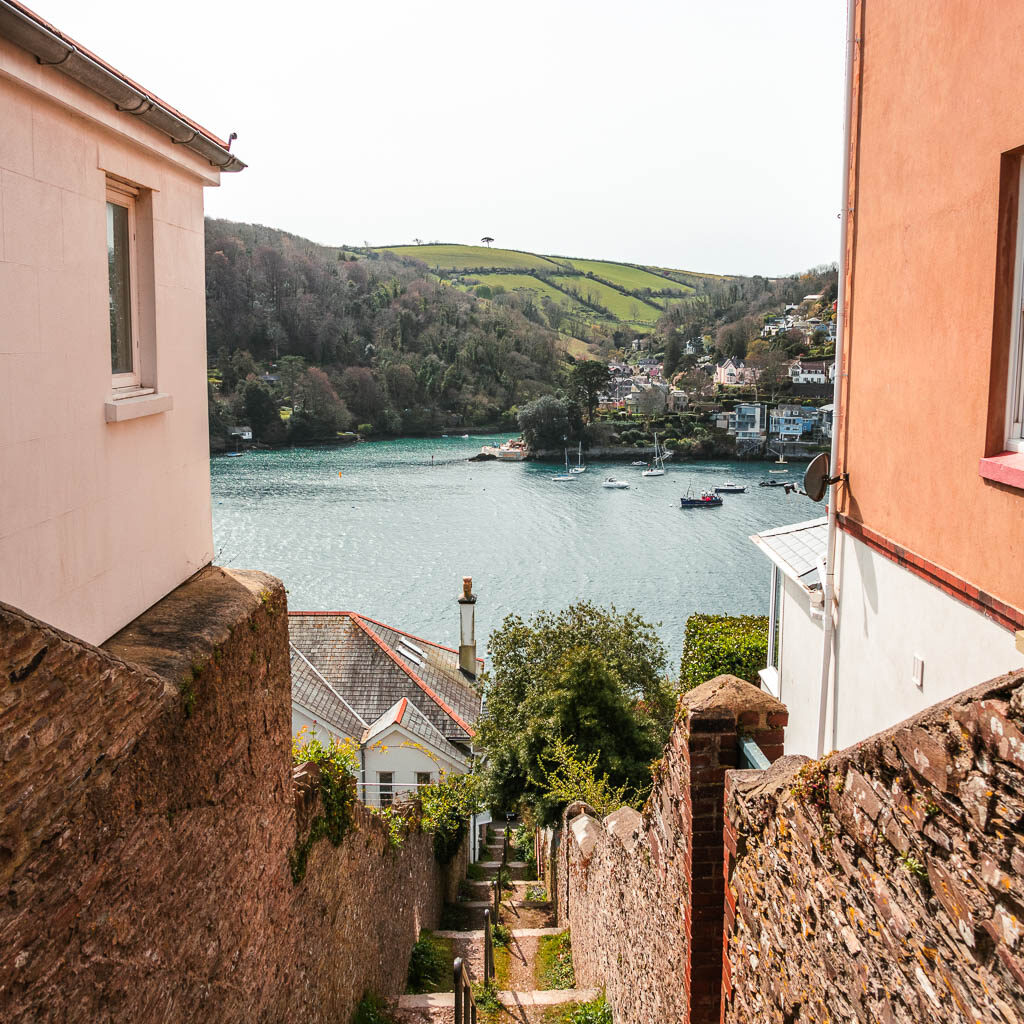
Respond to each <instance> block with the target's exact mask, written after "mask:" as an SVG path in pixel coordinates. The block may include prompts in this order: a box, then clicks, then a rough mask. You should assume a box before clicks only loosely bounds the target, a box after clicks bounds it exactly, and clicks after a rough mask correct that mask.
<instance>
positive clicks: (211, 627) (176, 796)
mask: <svg viewBox="0 0 1024 1024" xmlns="http://www.w3.org/2000/svg"><path fill="white" fill-rule="evenodd" d="M290 723H291V695H290V672H289V659H288V645H287V622H286V601H285V595H284V590H283V587H282V586H281V584H280V583H279V582H278V581H277V580H275V579H273V578H272V577H269V576H265V575H263V574H261V573H242V572H227V571H224V570H221V569H216V568H208V569H205V570H203V571H202V572H200V573H199V574H197V576H195V577H193V579H192V580H190V581H188V582H187V583H185V584H183V585H182V586H181V587H179V588H178V589H177V590H175V591H174V592H172V593H171V594H170V595H168V597H166V598H165V599H164V600H163V601H161V602H159V603H158V604H156V605H154V606H153V608H151V609H149V611H147V612H146V613H145V614H144V615H143V616H141V617H140V618H139V619H137V620H135V621H134V622H132V623H131V624H129V626H127V627H126V628H125V629H124V630H122V631H121V633H119V634H117V635H116V636H114V637H113V638H111V640H109V641H108V642H107V644H105V645H104V647H103V648H102V649H101V648H95V647H92V646H90V645H88V644H85V643H83V642H81V641H79V640H77V639H75V638H73V637H70V636H68V635H66V634H63V633H60V632H59V631H57V630H54V629H52V628H50V627H47V626H45V625H43V624H42V623H39V622H37V621H36V620H33V619H31V618H30V617H28V616H26V615H24V614H23V613H21V612H18V611H17V610H15V609H13V608H10V607H9V606H6V605H2V604H0V763H2V765H3V770H2V776H0V884H2V885H3V887H4V891H5V899H4V900H3V901H2V902H0V1019H3V1020H5V1021H12V1022H14V1021H17V1022H21V1021H24V1022H28V1021H33V1022H34V1021H43V1020H61V1021H71V1022H76V1021H82V1022H85V1021H89V1022H91V1021H97V1020H116V1021H120V1020H124V1021H128V1020H130V1021H147V1020H154V1019H159V1020H186V1019H200V1018H201V1019H203V1020H204V1021H211V1022H219V1021H237V1020H240V1019H253V1020H292V1019H295V1020H299V1019H301V1020H303V1021H309V1022H319V1021H324V1022H326V1021H332V1022H334V1021H343V1022H344V1021H347V1020H348V1019H349V1016H350V1015H351V1012H352V1009H353V1007H354V1005H355V1003H356V1002H357V1001H358V999H359V998H360V997H361V995H362V993H363V992H364V991H365V990H368V989H369V990H373V991H377V992H380V993H393V992H396V991H399V990H400V989H401V987H402V986H403V984H404V979H405V970H406V965H407V962H408V954H409V950H410V948H411V946H412V943H413V941H414V940H415V938H416V935H417V933H418V930H419V929H420V928H421V927H431V926H434V925H436V923H437V921H438V917H439V913H440V909H441V905H442V902H443V898H444V894H445V891H446V890H450V889H451V887H452V886H453V885H454V884H456V880H457V878H458V876H459V874H460V866H462V865H464V860H465V851H464V850H463V851H462V852H460V855H459V857H458V858H456V863H455V864H453V865H451V866H450V867H449V868H442V867H440V866H439V865H438V864H437V863H436V861H435V859H434V857H433V851H432V841H431V837H430V836H428V835H424V834H421V833H419V832H414V833H413V834H412V835H410V836H409V837H408V838H407V839H406V840H405V842H404V844H403V845H402V846H401V847H400V848H398V849H397V850H395V849H392V848H391V846H390V844H389V842H388V838H387V835H386V832H385V830H384V828H383V826H382V825H381V824H380V822H379V821H378V820H377V819H376V818H374V817H372V816H371V815H370V814H369V813H368V812H367V811H365V809H364V808H362V807H361V806H357V808H356V810H355V825H356V829H355V831H354V832H352V833H350V834H349V835H348V836H347V838H346V839H345V840H344V841H343V842H342V844H341V846H340V847H338V848H334V847H333V846H331V844H330V843H329V842H328V841H327V840H321V841H320V842H319V843H317V844H316V845H315V846H314V848H313V850H312V853H311V854H310V858H309V862H308V868H307V872H306V875H305V879H304V880H303V882H302V883H301V884H299V885H298V886H296V885H295V884H294V883H293V881H292V877H291V873H290V869H289V860H288V855H289V853H290V851H291V850H292V849H293V847H294V846H295V843H296V838H297V810H296V790H295V788H294V786H293V781H292V770H291V755H290V741H291V737H290ZM298 795H299V801H298V803H299V812H300V813H306V814H308V813H309V812H310V803H309V800H310V798H309V796H308V794H304V793H302V792H300V793H299V794H298ZM315 799H316V797H313V800H314V802H315Z"/></svg>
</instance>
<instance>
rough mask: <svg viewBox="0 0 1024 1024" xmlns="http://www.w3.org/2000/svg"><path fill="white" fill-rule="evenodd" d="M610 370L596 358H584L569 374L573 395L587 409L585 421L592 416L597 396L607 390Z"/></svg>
mask: <svg viewBox="0 0 1024 1024" xmlns="http://www.w3.org/2000/svg"><path fill="white" fill-rule="evenodd" d="M611 379H612V372H611V370H609V369H608V365H607V363H602V362H598V361H597V360H596V359H585V360H584V361H583V362H581V363H577V364H576V365H575V366H574V367H573V368H572V372H571V373H570V375H569V385H570V388H571V389H572V394H573V397H574V398H575V399H576V400H577V401H578V402H579V403H580V405H582V406H583V408H584V409H586V410H587V422H588V423H589V422H590V421H591V420H592V419H593V418H594V408H595V407H596V406H597V399H598V396H599V395H601V393H602V392H604V391H605V390H607V388H608V385H609V383H611Z"/></svg>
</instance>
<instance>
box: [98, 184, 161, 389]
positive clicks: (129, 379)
mask: <svg viewBox="0 0 1024 1024" xmlns="http://www.w3.org/2000/svg"><path fill="white" fill-rule="evenodd" d="M138 196H139V190H138V189H137V188H135V187H134V186H132V185H129V184H127V183H126V182H123V181H118V180H117V179H116V178H107V202H108V203H113V204H114V205H115V206H121V207H124V208H125V209H126V210H127V211H128V305H129V310H128V320H129V324H130V329H131V332H132V369H131V372H130V373H113V372H111V387H112V389H113V391H114V393H115V397H129V394H128V393H129V392H130V393H131V394H132V395H135V394H139V393H140V392H141V391H142V390H143V389H142V373H141V367H140V353H139V348H140V346H139V258H138V244H137V242H136V218H135V202H136V200H137V199H138ZM105 210H106V208H105V207H104V212H105ZM111 371H113V367H111ZM149 390H152V389H149Z"/></svg>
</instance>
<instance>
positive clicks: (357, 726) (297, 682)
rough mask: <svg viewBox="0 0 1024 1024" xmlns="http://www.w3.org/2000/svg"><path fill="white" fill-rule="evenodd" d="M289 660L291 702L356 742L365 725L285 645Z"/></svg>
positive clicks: (302, 658)
mask: <svg viewBox="0 0 1024 1024" xmlns="http://www.w3.org/2000/svg"><path fill="white" fill-rule="evenodd" d="M288 646H289V648H290V652H289V653H290V654H291V659H292V700H294V701H295V702H296V703H298V704H301V705H302V707H303V708H305V709H306V711H308V712H309V713H310V714H311V715H313V717H314V718H316V719H318V720H320V721H323V722H324V723H326V724H327V725H330V726H332V727H333V728H334V730H335V731H336V732H339V733H341V734H343V735H345V736H351V737H352V739H354V740H357V739H359V737H360V736H361V735H362V733H363V730H364V729H365V728H366V722H364V721H363V719H362V718H361V717H360V716H359V715H358V714H356V712H355V710H354V709H353V708H352V707H351V705H349V704H348V702H347V701H346V700H345V699H344V697H343V696H342V695H341V693H340V692H338V690H337V689H336V688H334V687H332V686H331V685H330V683H328V682H327V680H326V679H324V678H323V676H322V675H320V673H319V672H317V670H316V669H315V668H313V666H312V665H311V664H310V663H309V661H308V660H307V659H306V658H305V657H304V656H303V654H302V652H301V651H299V650H298V649H297V648H296V647H295V645H294V644H289V645H288Z"/></svg>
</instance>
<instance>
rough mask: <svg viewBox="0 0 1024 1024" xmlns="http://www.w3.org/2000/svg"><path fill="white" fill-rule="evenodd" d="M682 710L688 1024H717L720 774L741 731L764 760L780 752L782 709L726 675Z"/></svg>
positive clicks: (690, 697) (687, 699) (732, 758)
mask: <svg viewBox="0 0 1024 1024" xmlns="http://www.w3.org/2000/svg"><path fill="white" fill-rule="evenodd" d="M682 703H683V705H684V706H685V707H687V709H688V710H689V749H690V799H691V803H692V807H693V825H692V836H693V840H692V842H693V892H692V898H691V902H692V908H693V909H692V925H691V927H692V942H691V946H690V950H691V953H690V955H691V964H690V985H691V989H692V993H693V995H692V1005H691V1011H690V1020H691V1021H693V1022H694V1024H718V1020H719V1017H720V1015H721V999H722V942H723V931H722V907H723V905H724V902H725V879H724V876H723V872H722V863H723V858H724V856H725V846H724V843H723V827H724V822H725V817H724V809H725V777H726V772H727V771H728V770H729V769H730V768H735V767H736V766H737V763H738V757H739V738H740V734H741V733H742V734H743V735H745V736H750V737H751V738H752V739H754V740H755V741H756V742H757V744H758V746H760V747H761V750H762V752H763V753H764V755H765V756H766V757H767V758H768V759H769V760H775V759H777V758H778V757H780V756H781V755H782V743H783V729H784V726H785V725H786V722H787V720H788V714H787V712H786V710H785V706H784V705H782V704H781V703H780V702H779V701H777V700H776V699H775V698H774V697H772V696H771V695H770V694H768V693H765V692H764V691H763V690H759V689H757V688H756V687H754V686H751V685H750V684H749V683H746V682H744V681H743V680H740V679H736V678H735V677H732V676H719V677H718V678H717V679H712V680H710V681H709V682H706V683H704V684H702V685H701V686H699V687H697V688H695V689H694V690H691V691H690V692H689V693H688V694H686V695H685V696H684V697H683V701H682Z"/></svg>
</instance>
